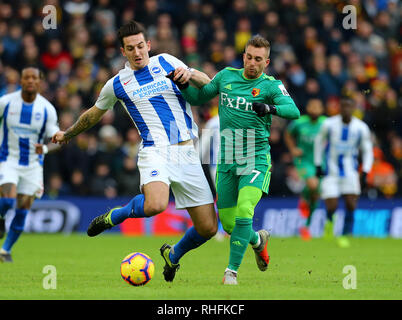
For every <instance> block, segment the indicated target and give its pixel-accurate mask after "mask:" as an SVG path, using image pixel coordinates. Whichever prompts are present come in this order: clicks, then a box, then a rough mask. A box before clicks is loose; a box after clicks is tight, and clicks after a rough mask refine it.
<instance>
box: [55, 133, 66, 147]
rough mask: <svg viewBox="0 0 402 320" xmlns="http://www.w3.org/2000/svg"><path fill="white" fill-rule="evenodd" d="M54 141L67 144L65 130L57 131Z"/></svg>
mask: <svg viewBox="0 0 402 320" xmlns="http://www.w3.org/2000/svg"><path fill="white" fill-rule="evenodd" d="M52 142H53V143H57V144H66V143H68V139H66V137H65V136H64V131H57V132H56V133H55V134H54V135H53V137H52Z"/></svg>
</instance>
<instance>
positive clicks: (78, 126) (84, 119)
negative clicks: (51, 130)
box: [52, 105, 107, 144]
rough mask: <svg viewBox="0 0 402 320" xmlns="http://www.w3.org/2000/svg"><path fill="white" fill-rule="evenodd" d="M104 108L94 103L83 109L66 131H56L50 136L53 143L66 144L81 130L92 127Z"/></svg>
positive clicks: (102, 113) (103, 111) (101, 115)
mask: <svg viewBox="0 0 402 320" xmlns="http://www.w3.org/2000/svg"><path fill="white" fill-rule="evenodd" d="M106 111H107V109H106V110H102V109H99V108H98V107H97V106H96V105H95V106H93V107H92V108H90V109H88V110H87V111H85V112H84V113H83V114H82V115H81V116H80V117H79V119H78V120H77V121H76V122H75V123H74V124H73V125H72V126H71V127H70V128H68V129H67V130H66V131H58V132H56V134H55V135H54V136H53V137H52V142H53V143H59V144H66V143H68V141H70V140H71V139H72V138H73V137H75V136H76V135H78V134H80V133H81V132H83V131H85V130H88V129H89V128H92V127H93V126H94V125H95V124H96V123H98V122H99V120H100V119H101V118H102V117H103V115H104V114H105V113H106Z"/></svg>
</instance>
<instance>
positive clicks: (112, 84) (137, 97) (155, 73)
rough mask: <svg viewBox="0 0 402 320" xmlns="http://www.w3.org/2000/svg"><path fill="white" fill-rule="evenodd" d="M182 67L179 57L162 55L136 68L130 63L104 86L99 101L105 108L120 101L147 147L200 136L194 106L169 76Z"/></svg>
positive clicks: (144, 145) (174, 142) (111, 106)
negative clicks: (138, 68) (194, 118)
mask: <svg viewBox="0 0 402 320" xmlns="http://www.w3.org/2000/svg"><path fill="white" fill-rule="evenodd" d="M178 67H184V68H187V66H186V65H185V64H184V63H183V62H181V61H180V60H179V59H177V58H175V57H173V56H171V55H169V54H166V53H164V54H160V55H157V56H153V57H151V58H150V61H149V64H148V65H147V66H146V67H144V68H142V69H140V70H132V69H131V67H130V65H129V63H128V62H127V63H126V66H125V68H124V69H122V70H120V72H119V73H118V74H117V75H115V76H114V77H113V78H111V79H110V80H109V81H108V82H107V83H106V84H105V86H104V87H103V88H102V90H101V92H100V94H99V97H98V99H97V101H96V103H95V105H96V107H98V108H99V109H102V110H106V109H112V108H113V106H114V105H115V103H116V101H118V100H119V101H120V102H121V103H122V105H123V106H124V108H125V109H126V111H127V113H128V115H129V116H130V118H131V119H132V120H133V122H134V124H135V125H136V127H137V129H138V130H139V133H140V135H141V138H142V145H143V147H149V146H157V147H160V146H167V145H171V144H176V143H179V142H182V141H186V140H189V139H194V138H196V137H198V128H197V125H196V124H195V122H194V120H193V114H192V112H191V106H190V104H189V103H187V102H186V101H185V100H184V98H183V97H182V94H181V92H180V90H179V89H178V88H177V86H176V85H175V84H174V83H173V82H172V81H171V80H170V79H168V78H166V77H165V76H166V75H167V74H168V73H170V72H171V71H173V70H174V69H176V68H178Z"/></svg>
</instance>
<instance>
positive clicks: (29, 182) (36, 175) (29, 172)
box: [0, 161, 43, 198]
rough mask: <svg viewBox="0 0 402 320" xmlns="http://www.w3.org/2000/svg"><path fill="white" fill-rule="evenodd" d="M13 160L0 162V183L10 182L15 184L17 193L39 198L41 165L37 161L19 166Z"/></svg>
mask: <svg viewBox="0 0 402 320" xmlns="http://www.w3.org/2000/svg"><path fill="white" fill-rule="evenodd" d="M12 162H14V161H4V162H0V185H3V184H6V183H12V184H15V185H16V186H17V194H25V195H29V196H35V197H36V198H41V197H42V195H43V167H42V166H41V165H40V164H39V163H37V164H35V165H31V166H27V167H24V166H19V165H18V164H15V163H12Z"/></svg>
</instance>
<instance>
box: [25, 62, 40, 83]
mask: <svg viewBox="0 0 402 320" xmlns="http://www.w3.org/2000/svg"><path fill="white" fill-rule="evenodd" d="M26 69H36V70H38V72H39V78H40V79H41V80H43V79H44V78H45V75H44V73H43V71H42V70H41V69H40V68H39V67H38V66H36V65H26V66H24V67H23V68H22V69H21V75H22V73H23V72H24V70H26Z"/></svg>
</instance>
